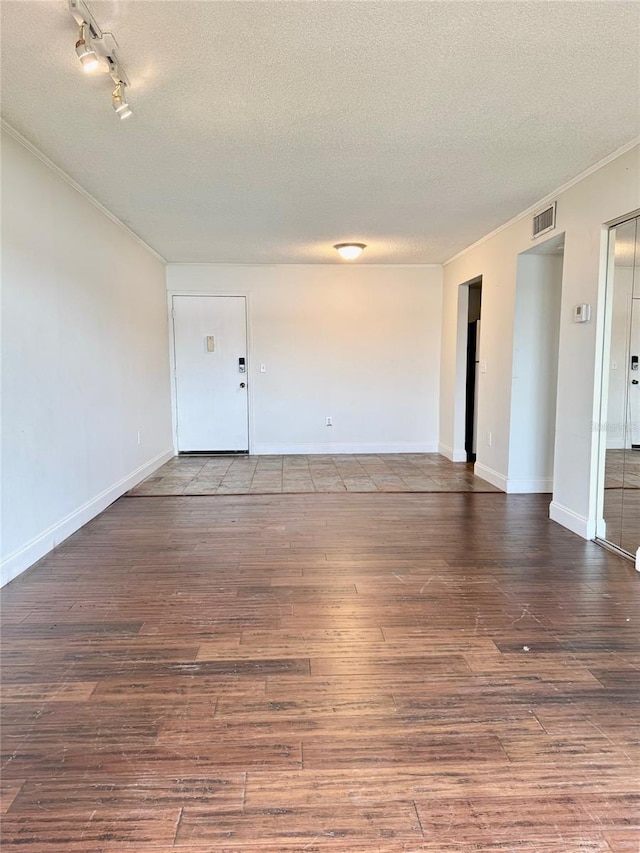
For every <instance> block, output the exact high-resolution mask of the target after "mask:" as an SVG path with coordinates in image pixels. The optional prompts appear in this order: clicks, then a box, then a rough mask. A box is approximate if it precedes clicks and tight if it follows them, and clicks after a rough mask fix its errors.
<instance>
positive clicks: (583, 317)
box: [573, 304, 591, 323]
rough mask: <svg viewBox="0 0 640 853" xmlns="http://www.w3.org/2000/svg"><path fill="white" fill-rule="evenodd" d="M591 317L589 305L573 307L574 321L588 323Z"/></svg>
mask: <svg viewBox="0 0 640 853" xmlns="http://www.w3.org/2000/svg"><path fill="white" fill-rule="evenodd" d="M590 319H591V305H584V304H583V305H576V307H575V308H574V309H573V322H574V323H588V322H589V320H590Z"/></svg>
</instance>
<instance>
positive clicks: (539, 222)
mask: <svg viewBox="0 0 640 853" xmlns="http://www.w3.org/2000/svg"><path fill="white" fill-rule="evenodd" d="M555 227H556V202H555V201H554V202H553V204H551V205H549V207H546V208H545V209H544V210H541V211H540V213H536V215H535V216H534V217H533V234H532V239H533V240H535V238H536V237H539V236H540V235H541V234H545V233H546V232H547V231H553V229H554V228H555Z"/></svg>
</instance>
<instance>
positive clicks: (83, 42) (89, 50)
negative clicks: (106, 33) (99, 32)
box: [76, 21, 100, 72]
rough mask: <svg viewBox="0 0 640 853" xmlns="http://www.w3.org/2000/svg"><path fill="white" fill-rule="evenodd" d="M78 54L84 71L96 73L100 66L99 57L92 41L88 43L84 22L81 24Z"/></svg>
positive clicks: (77, 47) (77, 44)
mask: <svg viewBox="0 0 640 853" xmlns="http://www.w3.org/2000/svg"><path fill="white" fill-rule="evenodd" d="M76 53H77V54H78V59H79V60H80V63H81V65H82V68H83V70H84V71H87V72H91V71H95V70H96V68H97V67H98V65H99V64H100V62H99V60H98V56H97V54H96V52H95V50H94V48H93V45H92V44H91V41H88V42H87V24H86V21H83V22H82V23H81V24H80V36H79V38H78V41H77V42H76Z"/></svg>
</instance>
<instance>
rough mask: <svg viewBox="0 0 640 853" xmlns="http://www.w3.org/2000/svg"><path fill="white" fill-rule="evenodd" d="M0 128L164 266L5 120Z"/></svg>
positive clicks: (162, 259)
mask: <svg viewBox="0 0 640 853" xmlns="http://www.w3.org/2000/svg"><path fill="white" fill-rule="evenodd" d="M0 127H2V130H4V131H5V132H6V133H8V134H9V136H11V137H13V138H14V139H15V140H16V142H18V143H20V145H22V146H23V147H24V148H26V149H27V151H29V153H30V154H33V155H34V157H37V158H38V160H40V162H41V163H44V165H45V166H48V168H49V169H51V171H52V172H54V173H55V174H56V175H57V176H58V177H59V178H61V179H62V180H63V181H64V182H65V183H67V184H69V186H70V187H73V189H74V190H75V191H76V192H78V193H80V195H81V196H83V197H84V198H85V199H86V200H87V201H89V202H91V204H92V205H93V206H94V207H96V208H97V209H98V210H99V211H100V213H102V214H104V215H105V216H106V217H107V219H110V220H111V221H112V222H114V223H115V224H116V225H118V226H119V227H120V228H122V230H123V231H126V233H127V234H128V235H129V237H132V238H133V239H134V240H135V241H136V243H139V245H140V246H142V247H143V249H146V250H147V252H149V254H151V255H153V257H154V258H155V259H156V260H158V261H160V262H161V263H162V264H165V265H166V263H167V262H166V260H165V259H164V258H163V257H162V255H160V254H159V253H158V252H156V250H155V249H152V248H151V246H150V245H149V244H148V243H145V241H144V240H143V239H142V237H140V236H138V234H136V232H135V231H132V230H131V228H129V226H128V225H125V224H124V222H123V221H122V220H121V219H118V217H117V216H115V214H113V213H111V211H110V210H107V208H106V207H105V206H104V205H103V204H101V203H100V202H99V201H98V200H97V199H96V198H94V197H93V196H92V195H91V193H89V192H87V190H85V188H84V187H82V186H80V184H79V183H78V182H77V181H74V180H73V178H72V177H71V176H70V175H68V174H67V173H66V172H65V171H64V170H63V169H61V168H60V166H56V164H55V163H54V162H53V161H52V160H50V159H49V158H48V157H47V155H46V154H43V153H42V151H40V149H39V148H36V146H35V145H33V143H31V142H29V140H28V139H25V137H24V136H23V135H22V134H21V133H19V132H18V131H17V130H16V129H15V128H14V127H12V126H11V125H10V124H9V123H8V122H7V121H5V119H0Z"/></svg>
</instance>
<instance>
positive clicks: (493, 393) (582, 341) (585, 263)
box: [440, 146, 640, 538]
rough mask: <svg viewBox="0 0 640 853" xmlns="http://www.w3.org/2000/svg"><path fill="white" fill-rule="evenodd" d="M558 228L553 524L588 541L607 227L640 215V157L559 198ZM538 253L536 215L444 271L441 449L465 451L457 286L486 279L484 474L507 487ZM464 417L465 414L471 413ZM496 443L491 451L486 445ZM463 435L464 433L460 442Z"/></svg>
mask: <svg viewBox="0 0 640 853" xmlns="http://www.w3.org/2000/svg"><path fill="white" fill-rule="evenodd" d="M557 199H558V213H557V223H556V224H557V228H556V230H555V231H553V232H551V233H550V234H549V235H545V237H544V238H541V239H547V238H548V237H553V236H554V235H555V234H557V233H560V232H562V231H564V232H565V250H564V274H563V291H562V309H561V320H560V350H559V368H558V411H557V432H556V448H555V470H554V494H553V503H552V506H551V514H552V517H553V518H554V519H556V520H557V521H560V522H561V523H563V524H565V525H566V526H568V527H570V529H572V530H574V531H575V532H577V533H579V534H580V535H582V536H585V537H586V538H591V537H592V536H593V534H594V531H595V513H596V471H597V463H596V449H597V431H594V429H593V423H594V420H595V419H596V417H597V400H596V398H597V397H598V396H599V378H598V370H597V367H599V364H597V361H598V358H599V356H598V354H597V337H598V336H597V330H598V328H599V323H600V316H599V311H598V308H599V302H600V299H601V297H602V291H603V272H604V268H605V260H604V252H603V245H604V241H603V237H604V230H603V224H604V223H605V222H608V221H611V220H613V219H615V218H616V217H619V216H622V215H623V214H625V213H627V212H630V211H632V210H634V209H636V208H638V206H640V147H638V146H636V147H635V148H633V149H631V150H629V151H627V152H626V153H624V154H622V155H621V156H619V157H617V158H616V159H614V160H612V161H611V162H609V163H607V164H606V165H603V166H602V167H601V168H599V169H597V170H596V171H594V172H592V173H591V174H588V175H586V176H585V177H584V178H583V179H582V180H580V181H578V182H577V183H574V184H573V185H572V186H569V187H568V188H566V189H565V190H564V191H562V192H560V193H559V194H558V195H557ZM530 247H531V215H530V214H529V213H527V215H525V216H523V217H522V218H519V219H516V220H515V221H513V222H511V223H510V224H509V225H507V226H506V227H505V228H503V229H501V230H499V231H497V232H496V233H494V234H492V235H489V236H488V237H487V238H485V239H484V240H482V241H480V242H479V243H477V244H475V245H474V246H472V247H470V248H469V249H468V250H466V251H465V252H463V253H462V254H460V255H459V256H457V257H456V258H454V259H452V260H451V261H450V262H448V263H447V264H446V265H445V268H444V291H443V298H444V304H443V339H442V384H441V389H442V391H441V419H440V435H441V437H440V440H441V442H442V443H443V444H445V445H450V446H451V447H452V448H453V449H454V450H459V449H460V448H461V446H462V445H460V444H459V441H460V429H461V427H460V423H459V420H460V418H459V406H457V405H456V400H457V395H459V393H460V390H459V382H456V373H457V371H458V363H457V307H458V297H459V295H458V290H459V285H460V284H462V283H463V282H466V281H469V280H470V279H472V278H475V277H476V276H478V275H482V277H483V278H482V285H483V287H482V341H481V356H480V357H481V360H483V361H485V362H486V365H487V372H486V373H485V374H483V375H481V377H480V399H479V428H478V432H479V436H480V441H479V443H478V469H479V473H481V475H482V476H487V477H491V478H492V479H493V481H494V482H496V483H497V484H500V485H502V486H505V485H506V483H507V480H508V461H509V439H510V434H509V430H510V410H511V377H512V354H513V329H514V313H515V292H516V287H515V283H516V265H517V257H518V254H519V253H520V252H523V251H526V250H527V249H529V248H530ZM582 302H586V303H589V304H591V306H592V318H593V319H592V321H591V322H590V323H587V324H584V325H580V324H574V323H572V312H573V306H575V305H577V304H579V303H582ZM463 414H464V412H463ZM489 431H490V432H491V434H492V445H491V447H489V446H487V443H486V435H487V433H488V432H489ZM463 434H464V432H463V431H462V435H463Z"/></svg>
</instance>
